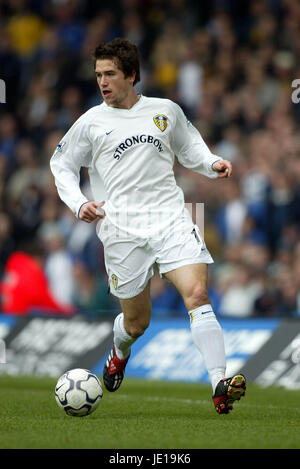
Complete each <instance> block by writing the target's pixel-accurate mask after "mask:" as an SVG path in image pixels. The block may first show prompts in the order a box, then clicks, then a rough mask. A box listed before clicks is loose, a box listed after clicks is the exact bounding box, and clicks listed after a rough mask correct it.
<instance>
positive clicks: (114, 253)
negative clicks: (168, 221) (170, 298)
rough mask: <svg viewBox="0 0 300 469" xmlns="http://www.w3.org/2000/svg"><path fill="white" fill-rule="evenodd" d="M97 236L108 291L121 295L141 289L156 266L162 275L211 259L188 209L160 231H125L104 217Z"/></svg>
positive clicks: (210, 260)
mask: <svg viewBox="0 0 300 469" xmlns="http://www.w3.org/2000/svg"><path fill="white" fill-rule="evenodd" d="M98 236H99V238H100V240H101V242H102V243H103V247H104V259H105V267H106V272H107V275H108V279H109V286H110V291H111V293H112V294H113V295H114V296H116V297H118V298H121V299H125V298H133V297H134V296H136V295H138V294H139V293H141V292H142V291H143V290H144V289H145V287H146V286H147V283H148V282H149V280H150V279H151V277H153V275H154V273H155V271H156V270H158V272H159V274H160V276H161V277H163V275H164V274H165V273H166V272H170V271H171V270H174V269H176V268H178V267H181V266H184V265H190V264H211V263H213V262H214V261H213V259H212V257H211V255H210V253H209V251H208V250H207V248H206V246H205V243H204V240H203V238H202V236H201V233H200V230H199V228H198V226H197V225H195V224H194V223H193V220H192V218H191V216H190V213H189V212H188V210H187V209H184V212H183V213H182V215H181V216H180V217H179V218H178V220H176V222H174V223H173V224H172V226H171V227H170V229H168V230H167V232H164V234H163V235H162V234H159V235H158V234H157V235H154V236H149V237H143V238H142V237H137V236H134V235H130V234H128V233H126V235H125V234H122V233H121V231H120V230H116V229H115V227H113V226H112V225H111V224H110V222H109V221H108V220H107V219H106V218H105V219H104V220H103V221H102V222H101V224H100V228H99V230H98Z"/></svg>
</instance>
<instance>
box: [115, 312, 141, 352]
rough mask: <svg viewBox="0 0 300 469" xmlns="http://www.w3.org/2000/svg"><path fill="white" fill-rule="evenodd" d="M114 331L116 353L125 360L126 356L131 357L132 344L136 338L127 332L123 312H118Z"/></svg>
mask: <svg viewBox="0 0 300 469" xmlns="http://www.w3.org/2000/svg"><path fill="white" fill-rule="evenodd" d="M113 331H114V345H115V349H116V354H117V356H118V357H119V358H120V359H121V360H125V358H127V357H129V354H130V348H131V345H132V344H133V342H135V341H136V339H135V338H134V337H131V335H129V334H128V333H127V332H126V330H125V327H124V314H123V313H120V314H118V316H117V317H116V319H115V322H114V327H113Z"/></svg>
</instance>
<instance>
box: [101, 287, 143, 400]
mask: <svg viewBox="0 0 300 469" xmlns="http://www.w3.org/2000/svg"><path fill="white" fill-rule="evenodd" d="M120 305H121V309H122V313H120V314H119V315H118V316H117V317H116V318H115V321H114V327H113V334H114V335H113V348H112V350H111V352H110V355H109V357H108V359H107V361H106V363H105V366H104V370H103V381H104V384H105V387H106V389H107V390H108V391H111V392H113V391H116V390H117V389H118V388H119V387H120V385H121V383H122V381H123V378H124V372H125V367H126V365H127V362H128V359H129V356H130V350H131V346H132V344H133V343H134V342H135V341H136V339H137V338H138V337H140V336H141V335H142V334H143V333H144V331H145V330H146V329H147V327H148V325H149V323H150V317H151V299H150V281H149V282H148V284H147V286H146V288H145V289H144V290H143V291H142V292H141V293H140V294H138V295H136V296H135V297H133V298H128V299H120Z"/></svg>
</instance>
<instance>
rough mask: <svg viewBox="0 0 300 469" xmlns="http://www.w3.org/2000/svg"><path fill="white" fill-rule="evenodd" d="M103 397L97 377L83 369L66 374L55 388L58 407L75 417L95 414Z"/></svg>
mask: <svg viewBox="0 0 300 469" xmlns="http://www.w3.org/2000/svg"><path fill="white" fill-rule="evenodd" d="M102 396H103V391H102V386H101V383H100V381H99V379H98V378H97V376H96V375H94V374H93V373H92V372H91V371H89V370H84V369H81V368H76V369H74V370H70V371H67V372H66V373H64V374H63V375H62V376H61V377H60V378H59V379H58V381H57V383H56V386H55V399H56V402H57V405H58V407H60V408H61V409H62V410H64V411H65V412H66V414H68V415H72V416H73V417H84V416H85V415H89V414H91V413H92V412H94V411H95V410H96V409H97V407H98V405H99V404H100V401H101V399H102Z"/></svg>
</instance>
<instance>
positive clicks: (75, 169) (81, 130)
mask: <svg viewBox="0 0 300 469" xmlns="http://www.w3.org/2000/svg"><path fill="white" fill-rule="evenodd" d="M91 159H92V143H91V141H90V138H89V132H88V126H87V122H86V119H85V116H84V115H83V116H81V117H80V118H79V119H78V120H77V121H76V122H75V124H74V125H73V126H72V127H71V129H70V130H69V131H68V132H67V133H66V135H65V136H64V137H63V139H62V140H61V141H60V143H59V144H58V146H57V148H56V150H55V152H54V154H53V156H52V158H51V160H50V168H51V171H52V173H53V176H54V180H55V185H56V187H57V191H58V194H59V196H60V198H61V200H62V201H63V202H64V203H65V204H66V205H67V206H68V207H69V208H70V209H71V210H72V212H73V213H74V215H75V216H76V217H78V218H80V219H81V220H83V221H86V222H87V223H90V222H92V221H94V220H95V219H97V218H98V219H99V218H103V216H104V212H103V210H102V209H101V208H100V207H101V206H102V205H103V204H104V202H102V203H100V204H99V203H98V202H95V201H92V202H91V201H89V200H88V199H87V198H86V196H85V195H84V194H83V193H82V191H81V189H80V169H81V167H89V165H90V163H91Z"/></svg>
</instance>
